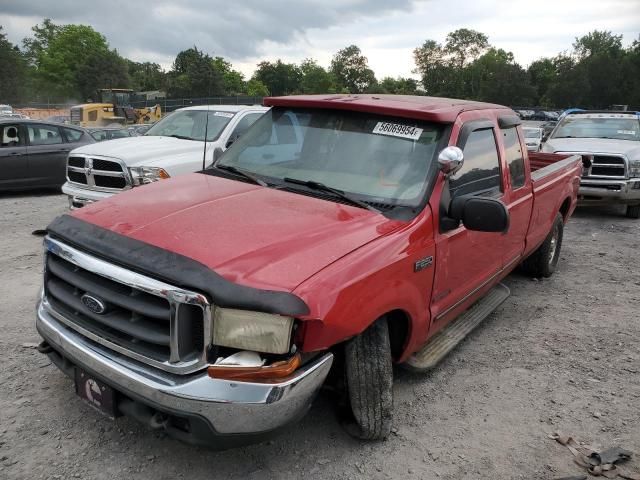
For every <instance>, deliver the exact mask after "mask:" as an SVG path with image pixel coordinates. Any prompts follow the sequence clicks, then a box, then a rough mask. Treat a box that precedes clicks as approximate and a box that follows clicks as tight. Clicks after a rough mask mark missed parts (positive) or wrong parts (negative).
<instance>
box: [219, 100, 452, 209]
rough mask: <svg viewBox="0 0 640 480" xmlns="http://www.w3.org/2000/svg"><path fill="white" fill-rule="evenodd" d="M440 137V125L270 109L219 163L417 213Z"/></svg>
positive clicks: (272, 179)
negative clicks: (319, 186) (304, 182)
mask: <svg viewBox="0 0 640 480" xmlns="http://www.w3.org/2000/svg"><path fill="white" fill-rule="evenodd" d="M442 132H443V126H442V125H439V124H433V123H426V122H420V121H416V120H410V119H401V118H394V117H383V116H379V115H374V114H368V113H356V112H346V111H339V110H314V109H305V110H301V109H285V108H273V109H271V110H270V111H269V112H267V113H266V114H265V115H264V116H263V117H262V118H261V119H260V120H258V121H257V122H256V123H255V124H254V126H253V127H252V128H251V129H250V130H249V131H248V132H247V133H246V134H245V135H244V136H242V137H241V138H240V139H239V140H238V141H237V142H236V143H235V144H234V145H233V146H232V147H231V148H230V149H229V150H228V151H227V152H226V153H225V155H224V156H223V157H222V158H221V160H220V161H219V162H218V165H227V166H233V167H236V168H237V169H240V170H243V171H244V172H248V173H252V174H254V175H258V176H261V177H262V178H264V179H265V180H267V181H269V182H271V183H273V182H275V183H281V184H283V185H285V186H286V187H287V188H288V189H298V190H300V189H304V187H300V186H299V185H296V184H293V183H291V182H287V181H285V179H286V178H288V179H295V180H302V181H311V182H317V183H321V184H324V185H326V186H328V187H331V188H334V189H338V190H341V191H342V192H345V193H348V194H351V195H353V196H354V197H357V198H358V199H360V200H362V201H366V202H371V203H383V204H386V205H403V206H409V207H416V206H418V205H419V204H420V203H421V199H422V198H423V196H424V192H425V190H426V187H427V179H428V177H429V173H430V169H432V168H436V162H434V157H435V155H436V151H437V145H438V142H439V140H440V138H441V137H442ZM320 195H323V194H320ZM324 195H326V192H324Z"/></svg>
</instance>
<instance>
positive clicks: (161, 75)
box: [127, 60, 166, 92]
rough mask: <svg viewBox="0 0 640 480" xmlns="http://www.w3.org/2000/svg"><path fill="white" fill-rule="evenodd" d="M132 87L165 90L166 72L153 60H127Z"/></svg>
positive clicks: (140, 89)
mask: <svg viewBox="0 0 640 480" xmlns="http://www.w3.org/2000/svg"><path fill="white" fill-rule="evenodd" d="M127 68H128V72H129V78H130V79H131V87H132V88H133V89H134V90H137V91H141V92H144V91H148V90H163V89H164V88H166V87H165V82H166V79H165V76H166V74H165V72H164V71H163V70H162V68H161V67H160V65H158V64H157V63H152V62H142V63H140V62H133V61H131V60H127Z"/></svg>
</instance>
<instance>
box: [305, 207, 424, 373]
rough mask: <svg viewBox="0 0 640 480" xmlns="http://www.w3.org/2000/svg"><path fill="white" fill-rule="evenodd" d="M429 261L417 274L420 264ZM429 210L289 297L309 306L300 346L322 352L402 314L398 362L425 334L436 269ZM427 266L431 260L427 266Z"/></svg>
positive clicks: (411, 350)
mask: <svg viewBox="0 0 640 480" xmlns="http://www.w3.org/2000/svg"><path fill="white" fill-rule="evenodd" d="M429 257H431V263H430V264H429V265H428V266H426V267H425V268H422V269H419V270H418V271H415V270H416V269H415V264H416V262H418V261H419V260H424V259H427V258H429ZM434 259H435V242H434V236H433V226H432V218H431V214H430V211H429V209H428V207H427V209H426V210H425V212H423V213H422V214H421V215H419V216H418V217H417V218H416V219H415V220H414V221H413V222H411V223H409V224H407V226H406V227H405V228H402V229H400V230H396V231H394V232H392V233H390V234H388V235H386V236H382V237H379V238H378V239H376V240H374V241H372V242H370V243H368V244H366V245H364V246H362V247H360V248H359V249H357V250H355V251H354V252H351V253H350V254H349V255H346V256H345V257H343V258H341V259H340V260H338V261H336V262H334V263H333V264H331V265H329V266H328V267H326V268H324V269H323V270H321V271H320V272H318V273H316V274H315V275H314V276H312V277H311V278H309V279H307V280H306V281H305V282H303V283H302V284H301V285H299V286H298V287H297V288H296V289H295V290H294V292H293V293H295V294H296V295H297V296H299V297H300V298H302V299H304V300H305V302H306V303H307V305H309V309H310V314H309V315H308V316H306V317H304V318H302V320H303V321H304V323H305V325H304V334H303V339H302V345H301V348H302V350H303V351H305V352H310V351H318V350H326V349H328V348H331V347H332V346H334V345H336V344H338V343H341V342H343V341H345V340H347V339H349V338H351V337H354V336H356V335H358V334H360V333H362V332H363V331H364V330H365V329H366V328H367V327H368V326H369V325H371V324H372V323H373V322H374V321H375V320H376V319H378V318H379V317H381V316H382V315H384V314H386V313H388V312H390V311H394V310H400V311H402V312H404V313H405V314H406V316H407V317H408V319H409V338H408V339H406V341H405V349H404V350H405V351H404V352H403V353H402V355H401V357H400V358H399V360H400V361H402V360H403V359H404V358H406V356H408V354H409V353H412V352H413V351H415V350H416V349H417V348H418V346H419V345H421V344H422V343H423V342H424V341H425V339H426V336H427V331H428V328H429V323H430V314H429V302H430V299H431V288H432V285H433V279H434V271H435V261H434ZM425 263H429V262H425Z"/></svg>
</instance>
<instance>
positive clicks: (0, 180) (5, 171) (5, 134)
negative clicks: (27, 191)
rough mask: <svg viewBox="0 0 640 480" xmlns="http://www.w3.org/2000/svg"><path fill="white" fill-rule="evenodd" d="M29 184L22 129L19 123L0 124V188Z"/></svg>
mask: <svg viewBox="0 0 640 480" xmlns="http://www.w3.org/2000/svg"><path fill="white" fill-rule="evenodd" d="M28 184H29V163H28V157H27V147H26V143H25V138H24V130H23V129H22V126H21V125H20V124H19V123H2V124H1V125H0V190H2V188H3V187H6V188H10V187H21V186H25V185H28Z"/></svg>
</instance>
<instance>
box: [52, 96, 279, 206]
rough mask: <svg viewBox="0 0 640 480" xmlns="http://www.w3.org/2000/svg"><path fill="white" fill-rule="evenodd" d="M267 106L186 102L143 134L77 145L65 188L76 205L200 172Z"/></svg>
mask: <svg viewBox="0 0 640 480" xmlns="http://www.w3.org/2000/svg"><path fill="white" fill-rule="evenodd" d="M267 110H268V108H266V107H261V106H242V105H210V106H198V107H187V108H182V109H180V110H176V111H175V112H173V113H171V114H170V115H168V116H166V117H165V118H163V119H162V120H160V121H159V122H158V123H156V124H155V125H153V126H152V127H151V128H150V129H149V130H148V131H147V132H146V133H145V134H144V135H142V136H138V137H128V138H120V139H116V140H110V141H108V142H101V143H95V144H91V145H85V146H83V147H80V148H77V149H75V150H73V151H72V152H71V153H69V157H68V160H67V182H66V183H65V184H64V185H63V186H62V191H63V192H64V193H66V194H67V195H68V197H69V206H70V207H71V208H72V209H73V208H79V207H82V206H84V205H86V204H87V203H91V202H95V201H97V200H101V199H103V198H107V197H110V196H111V195H114V194H116V193H118V192H121V191H122V190H127V189H130V188H133V187H136V186H139V185H144V184H146V183H151V182H155V181H157V180H162V179H165V178H170V177H175V176H177V175H182V174H186V173H192V172H196V171H198V170H201V169H202V168H203V167H205V168H206V167H208V166H210V165H211V164H212V163H213V161H214V160H215V159H216V158H217V157H218V156H219V155H220V154H221V153H222V152H224V150H226V149H227V148H228V147H229V146H230V145H231V144H232V143H233V142H234V141H235V140H237V139H238V137H240V135H242V134H243V133H244V132H245V131H246V130H247V129H248V128H249V127H250V126H251V125H252V124H253V123H254V122H255V121H256V120H258V119H259V118H260V117H261V116H262V115H263V114H264V112H266V111H267ZM205 130H206V139H207V142H206V149H205V144H204V139H205Z"/></svg>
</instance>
